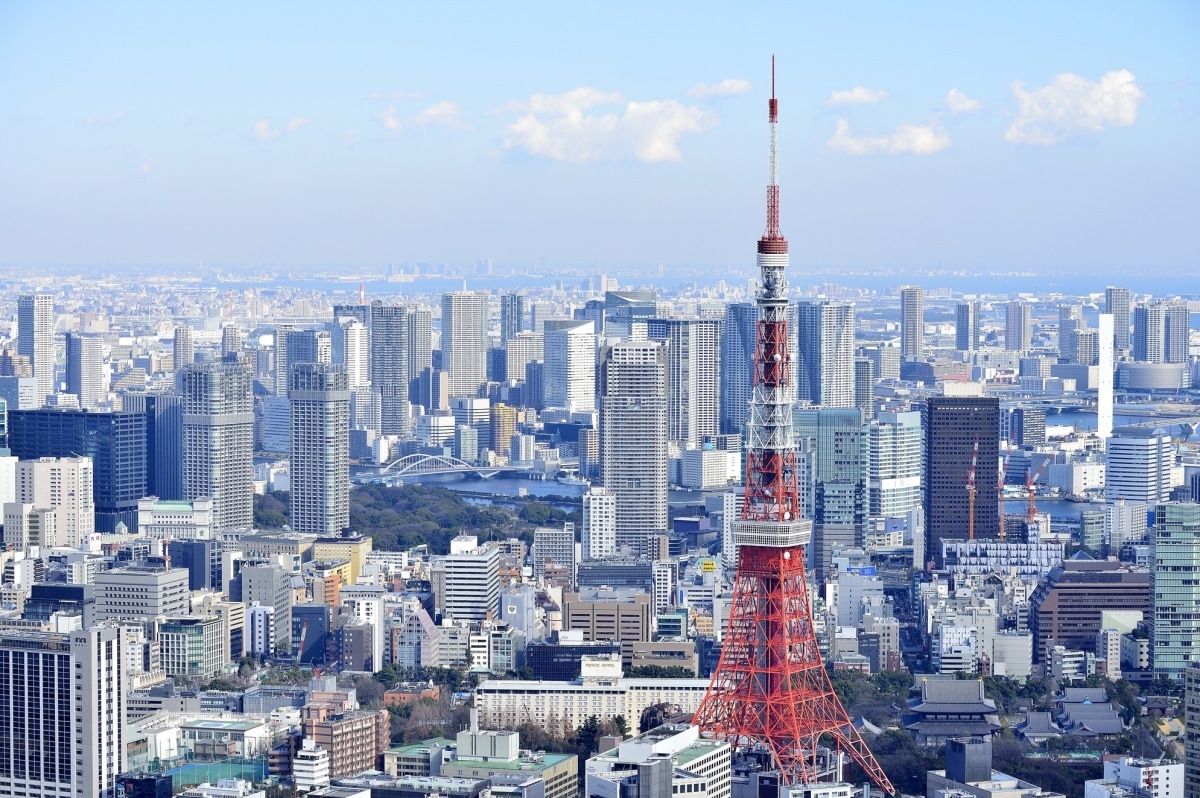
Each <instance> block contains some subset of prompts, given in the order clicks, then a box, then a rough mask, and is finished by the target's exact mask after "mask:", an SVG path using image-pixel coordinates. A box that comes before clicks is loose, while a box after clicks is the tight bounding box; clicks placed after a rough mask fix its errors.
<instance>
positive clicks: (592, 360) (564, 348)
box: [509, 320, 596, 412]
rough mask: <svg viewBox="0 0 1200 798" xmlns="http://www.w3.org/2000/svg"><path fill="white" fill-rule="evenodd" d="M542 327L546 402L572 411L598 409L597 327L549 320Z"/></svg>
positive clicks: (584, 323)
mask: <svg viewBox="0 0 1200 798" xmlns="http://www.w3.org/2000/svg"><path fill="white" fill-rule="evenodd" d="M543 330H544V332H542V333H541V335H542V336H543V341H544V342H543V345H542V352H543V362H544V367H543V368H544V371H543V375H544V376H543V379H544V384H543V404H544V405H545V407H553V408H562V409H564V410H569V411H571V412H581V411H589V410H595V409H596V330H595V326H594V325H593V324H592V322H590V321H576V320H570V321H547V322H546V324H545V326H544V327H543ZM531 335H538V333H531ZM509 343H510V344H511V343H513V340H510V341H509ZM527 362H528V361H527ZM520 373H521V374H524V369H522V370H521V372H520Z"/></svg>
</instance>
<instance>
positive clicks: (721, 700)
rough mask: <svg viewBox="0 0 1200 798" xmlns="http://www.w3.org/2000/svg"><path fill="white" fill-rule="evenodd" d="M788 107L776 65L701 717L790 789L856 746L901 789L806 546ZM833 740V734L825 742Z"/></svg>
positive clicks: (853, 754) (867, 764)
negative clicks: (876, 745) (733, 464)
mask: <svg viewBox="0 0 1200 798" xmlns="http://www.w3.org/2000/svg"><path fill="white" fill-rule="evenodd" d="M778 111H779V103H778V101H777V100H776V99H775V62H774V59H772V61H771V100H770V129H771V160H770V164H771V166H770V182H769V183H768V185H767V230H766V232H765V233H764V234H763V237H762V238H761V239H759V241H758V266H759V271H760V273H761V283H762V284H761V286H760V287H759V289H758V295H757V304H758V308H759V321H758V341H757V345H756V348H755V357H754V398H753V400H752V401H751V404H750V415H749V420H748V421H747V425H748V427H749V448H748V451H747V455H746V492H745V499H746V500H745V503H744V507H743V509H742V517H741V519H739V520H738V521H737V522H736V523H735V527H734V539H735V541H736V542H737V544H738V564H737V577H736V578H735V580H734V589H733V603H732V605H731V607H730V609H729V630H728V631H727V632H726V633H725V642H724V645H723V646H722V648H721V659H720V662H719V663H718V665H717V669H716V671H715V672H714V673H713V677H712V682H711V683H710V684H709V686H708V692H707V693H706V694H705V696H704V700H703V701H702V702H701V704H700V708H699V709H698V710H697V711H696V715H695V719H694V721H693V722H694V723H695V724H696V725H698V726H700V727H701V730H702V731H704V732H705V733H707V734H708V735H710V736H712V737H716V738H719V739H724V740H727V741H729V743H730V744H731V745H732V746H733V747H734V749H735V751H737V750H749V749H752V748H754V747H755V746H762V747H765V748H766V749H768V750H769V751H770V753H771V755H772V756H773V758H774V760H775V766H776V767H778V768H779V770H780V771H781V773H782V775H783V778H784V780H785V781H786V783H787V784H789V785H797V784H811V783H815V782H817V781H818V780H819V777H820V774H819V772H818V766H817V748H818V745H825V746H827V747H830V748H834V749H836V750H840V751H843V752H845V753H846V754H848V755H849V756H850V758H852V759H853V760H854V761H855V762H856V763H858V765H859V767H861V768H862V769H863V771H865V773H866V775H867V777H868V778H869V779H870V780H871V781H872V782H874V783H875V785H876V786H878V787H880V788H882V789H883V790H884V791H886V792H887V793H889V794H894V793H895V790H894V789H893V787H892V784H891V782H890V781H889V780H888V777H887V776H886V775H885V774H884V772H883V770H882V769H881V768H880V767H879V764H878V763H877V762H876V761H875V758H874V757H873V756H872V755H871V752H870V750H869V749H868V748H867V746H866V743H865V742H863V739H862V737H861V736H860V735H859V733H858V731H857V730H856V729H855V728H854V726H853V725H852V724H851V722H850V718H849V717H847V715H846V710H845V709H844V708H843V707H842V704H841V702H840V701H839V700H838V697H837V695H836V694H835V693H834V691H833V685H832V683H831V682H830V680H829V674H828V673H827V672H826V670H825V666H824V664H823V663H822V662H821V652H820V649H819V648H818V647H817V636H816V634H815V632H814V630H813V621H812V609H811V606H810V604H809V596H808V582H807V579H806V578H805V573H804V547H805V546H807V545H808V544H809V542H810V540H811V538H812V522H811V521H808V520H805V519H803V518H801V517H800V497H799V492H798V490H797V484H796V477H797V474H796V444H795V441H794V438H793V433H792V405H793V403H794V397H795V388H794V386H793V385H792V379H791V376H790V375H791V360H790V356H789V353H788V332H787V305H788V299H787V281H786V279H785V278H784V271H785V269H786V268H787V263H788V245H787V240H786V239H785V238H784V237H783V236H782V235H781V234H780V232H779V163H778V159H777V150H778V134H777V131H776V128H777V122H778ZM823 738H824V739H823Z"/></svg>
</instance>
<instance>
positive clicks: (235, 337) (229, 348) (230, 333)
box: [221, 324, 246, 357]
mask: <svg viewBox="0 0 1200 798" xmlns="http://www.w3.org/2000/svg"><path fill="white" fill-rule="evenodd" d="M245 346H246V335H245V333H243V332H242V329H241V328H240V327H238V326H237V325H236V324H226V325H225V326H224V327H222V328H221V357H228V356H229V355H234V356H236V357H240V356H241V354H242V349H243V348H245Z"/></svg>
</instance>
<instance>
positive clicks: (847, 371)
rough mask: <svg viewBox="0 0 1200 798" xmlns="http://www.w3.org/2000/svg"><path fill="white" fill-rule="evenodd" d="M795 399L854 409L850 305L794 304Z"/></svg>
mask: <svg viewBox="0 0 1200 798" xmlns="http://www.w3.org/2000/svg"><path fill="white" fill-rule="evenodd" d="M796 314H797V333H798V336H799V341H800V346H799V347H798V348H797V351H796V354H795V358H796V399H797V400H799V401H808V402H811V403H812V404H814V405H821V406H822V407H854V303H853V302H836V301H832V300H827V299H820V300H814V301H807V302H797V303H796Z"/></svg>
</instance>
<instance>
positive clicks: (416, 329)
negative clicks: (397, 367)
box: [408, 307, 433, 401]
mask: <svg viewBox="0 0 1200 798" xmlns="http://www.w3.org/2000/svg"><path fill="white" fill-rule="evenodd" d="M432 366H433V311H431V310H429V309H428V308H417V307H410V308H409V309H408V380H409V385H412V384H413V383H414V382H416V380H417V378H418V377H419V376H420V374H421V372H422V371H424V370H425V369H427V368H431V367H432ZM410 393H411V392H410ZM411 400H412V396H411V395H410V396H409V401H411Z"/></svg>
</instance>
